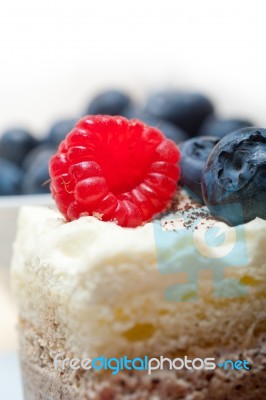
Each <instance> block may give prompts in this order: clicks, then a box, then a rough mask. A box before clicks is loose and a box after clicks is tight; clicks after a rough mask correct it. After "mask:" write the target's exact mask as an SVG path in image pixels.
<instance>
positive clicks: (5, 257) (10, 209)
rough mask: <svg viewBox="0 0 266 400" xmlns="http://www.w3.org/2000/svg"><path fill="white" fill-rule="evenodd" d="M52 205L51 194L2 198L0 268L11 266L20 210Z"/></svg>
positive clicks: (0, 212) (0, 199) (0, 198)
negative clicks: (24, 207) (25, 207)
mask: <svg viewBox="0 0 266 400" xmlns="http://www.w3.org/2000/svg"><path fill="white" fill-rule="evenodd" d="M52 204H53V200H52V197H51V195H50V194H47V195H34V196H10V197H9V196H8V197H0V268H1V267H6V266H9V263H10V258H11V254H12V243H13V241H14V238H15V234H16V220H17V215H18V210H19V208H20V207H21V206H23V205H47V206H48V205H52ZM0 398H1V397H0Z"/></svg>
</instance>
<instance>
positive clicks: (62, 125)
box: [46, 118, 78, 146]
mask: <svg viewBox="0 0 266 400" xmlns="http://www.w3.org/2000/svg"><path fill="white" fill-rule="evenodd" d="M77 121H78V119H77V118H69V119H62V120H61V121H57V122H56V123H55V124H54V125H52V127H51V129H50V131H49V133H48V135H47V138H46V139H47V140H46V141H47V142H50V143H53V144H55V145H56V146H58V145H59V143H61V142H62V140H64V139H65V137H66V135H67V134H68V133H69V132H70V131H71V130H72V129H73V128H74V126H75V125H76V123H77Z"/></svg>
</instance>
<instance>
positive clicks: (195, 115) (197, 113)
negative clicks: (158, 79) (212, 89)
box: [145, 91, 213, 136]
mask: <svg viewBox="0 0 266 400" xmlns="http://www.w3.org/2000/svg"><path fill="white" fill-rule="evenodd" d="M145 111H146V112H147V113H148V114H150V115H152V116H154V117H156V118H157V119H164V120H167V121H170V122H172V123H174V124H176V125H177V126H178V127H179V128H181V129H183V130H184V131H185V132H186V133H188V134H189V135H190V136H194V135H196V133H197V132H198V131H199V128H200V126H201V124H202V122H203V120H204V119H205V118H206V117H207V116H208V115H209V114H211V113H212V112H213V105H212V103H211V102H210V100H209V99H208V98H207V97H205V96H203V95H202V94H199V93H189V92H179V91H165V92H159V93H155V94H154V95H152V96H150V98H149V99H148V101H147V104H146V108H145Z"/></svg>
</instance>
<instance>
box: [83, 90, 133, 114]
mask: <svg viewBox="0 0 266 400" xmlns="http://www.w3.org/2000/svg"><path fill="white" fill-rule="evenodd" d="M130 103H131V99H130V97H129V96H128V95H127V94H126V93H123V92H121V91H120V90H108V91H105V92H102V93H100V94H98V95H97V96H96V97H94V98H93V99H92V101H91V103H90V104H89V106H88V108H87V114H93V115H95V114H106V115H125V113H126V111H127V109H128V107H129V106H130Z"/></svg>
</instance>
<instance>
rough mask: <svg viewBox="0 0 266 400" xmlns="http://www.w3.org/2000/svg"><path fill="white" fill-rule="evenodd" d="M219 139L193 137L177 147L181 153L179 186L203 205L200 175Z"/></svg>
mask: <svg viewBox="0 0 266 400" xmlns="http://www.w3.org/2000/svg"><path fill="white" fill-rule="evenodd" d="M218 142H219V139H218V138H216V137H211V136H202V137H195V138H192V139H189V140H186V141H185V142H183V143H181V144H180V145H179V149H180V151H181V161H180V167H181V178H180V186H182V187H184V188H186V189H187V190H188V191H189V195H190V196H191V197H192V198H193V199H195V200H197V201H199V202H202V203H203V199H202V192H201V174H202V170H203V168H204V166H205V164H206V161H207V159H208V157H209V155H210V153H211V151H212V150H213V148H214V146H216V144H217V143H218Z"/></svg>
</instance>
